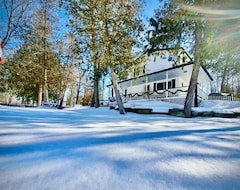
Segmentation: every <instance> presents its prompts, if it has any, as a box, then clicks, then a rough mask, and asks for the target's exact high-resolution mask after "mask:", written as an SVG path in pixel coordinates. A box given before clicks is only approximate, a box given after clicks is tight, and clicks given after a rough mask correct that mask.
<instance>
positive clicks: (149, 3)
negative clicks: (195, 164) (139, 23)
mask: <svg viewBox="0 0 240 190" xmlns="http://www.w3.org/2000/svg"><path fill="white" fill-rule="evenodd" d="M145 1H146V7H145V9H144V12H143V16H144V17H152V16H153V15H154V10H155V9H157V8H158V7H159V4H160V2H159V0H145Z"/></svg>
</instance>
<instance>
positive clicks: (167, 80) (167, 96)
mask: <svg viewBox="0 0 240 190" xmlns="http://www.w3.org/2000/svg"><path fill="white" fill-rule="evenodd" d="M166 90H168V71H166ZM166 98H168V91H166Z"/></svg>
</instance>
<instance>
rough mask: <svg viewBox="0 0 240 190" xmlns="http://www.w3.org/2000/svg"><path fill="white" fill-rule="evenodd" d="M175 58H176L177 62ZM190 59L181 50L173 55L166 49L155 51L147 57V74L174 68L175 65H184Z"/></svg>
mask: <svg viewBox="0 0 240 190" xmlns="http://www.w3.org/2000/svg"><path fill="white" fill-rule="evenodd" d="M169 58H172V59H169ZM173 60H175V62H176V63H175V62H174V61H173ZM190 61H191V59H190V57H189V56H188V55H187V54H186V53H185V52H182V51H179V53H178V54H177V55H176V56H173V55H172V54H171V53H170V52H169V51H166V50H165V51H161V52H158V53H154V54H152V55H150V56H148V57H147V61H146V63H145V65H146V66H145V69H146V72H145V74H149V73H153V72H157V71H161V70H164V69H168V68H172V67H173V66H174V65H182V64H184V63H188V62H190Z"/></svg>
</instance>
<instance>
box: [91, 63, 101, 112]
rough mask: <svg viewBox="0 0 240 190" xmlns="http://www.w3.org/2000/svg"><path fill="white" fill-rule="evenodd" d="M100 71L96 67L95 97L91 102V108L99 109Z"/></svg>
mask: <svg viewBox="0 0 240 190" xmlns="http://www.w3.org/2000/svg"><path fill="white" fill-rule="evenodd" d="M99 78H100V77H99V71H98V68H97V67H96V66H94V89H93V97H92V102H91V107H95V108H99Z"/></svg>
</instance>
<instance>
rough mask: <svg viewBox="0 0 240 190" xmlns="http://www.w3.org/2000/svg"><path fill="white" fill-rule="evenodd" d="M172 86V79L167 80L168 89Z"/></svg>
mask: <svg viewBox="0 0 240 190" xmlns="http://www.w3.org/2000/svg"><path fill="white" fill-rule="evenodd" d="M170 88H172V81H168V89H170Z"/></svg>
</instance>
